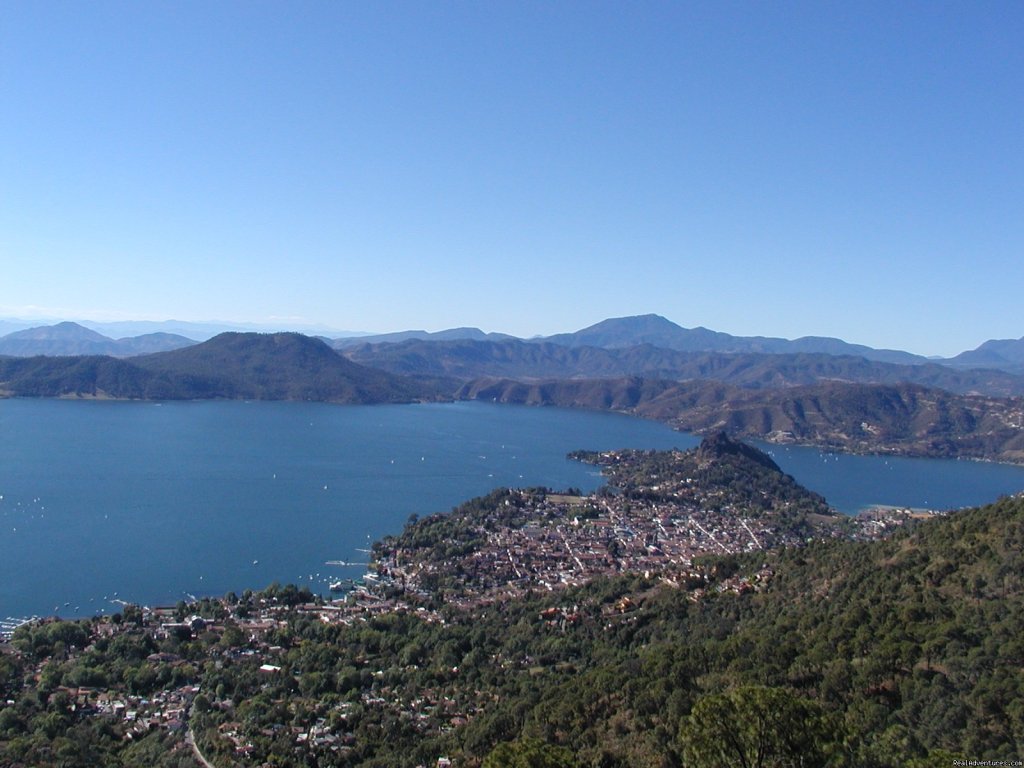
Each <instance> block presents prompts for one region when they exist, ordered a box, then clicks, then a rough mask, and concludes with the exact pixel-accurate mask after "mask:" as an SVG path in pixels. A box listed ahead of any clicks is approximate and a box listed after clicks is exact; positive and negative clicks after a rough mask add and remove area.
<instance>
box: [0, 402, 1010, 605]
mask: <svg viewBox="0 0 1024 768" xmlns="http://www.w3.org/2000/svg"><path fill="white" fill-rule="evenodd" d="M697 442H698V439H697V438H695V437H694V436H692V435H687V434H683V433H678V432H674V431H672V430H671V429H669V428H668V427H666V426H664V425H662V424H658V423H655V422H650V421H643V420H639V419H633V418H629V417H626V416H622V415H618V414H610V413H599V412H593V411H582V410H569V409H558V408H532V407H525V406H506V405H494V404H484V403H452V404H436V405H434V404H431V405H402V406H339V405H327V404H319V403H268V402H260V403H242V402H197V403H159V404H155V403H123V402H81V401H61V400H0V618H3V617H4V616H8V615H11V616H25V615H32V614H38V615H52V614H54V613H56V614H58V615H61V616H77V615H91V614H96V613H104V612H108V613H109V612H112V611H115V610H117V609H118V605H117V603H116V602H115V601H117V600H127V601H130V602H138V603H142V604H147V605H159V604H169V603H174V602H176V601H177V600H179V599H182V598H187V597H189V596H191V595H196V596H203V595H222V594H224V593H226V592H228V591H230V590H233V591H236V592H241V591H242V590H244V589H247V588H253V589H260V588H263V587H265V586H267V585H268V584H270V583H271V582H273V581H278V582H281V583H288V582H292V583H297V584H299V585H308V586H310V588H311V589H313V590H314V591H324V590H325V589H326V584H327V582H328V581H330V580H332V579H336V578H341V577H346V576H358V575H359V574H360V573H361V572H362V571H363V570H364V566H362V565H354V566H351V567H348V568H340V567H331V566H326V565H325V563H326V561H328V560H344V561H347V562H355V563H360V562H365V560H366V553H365V552H364V551H362V550H366V549H368V548H369V544H370V543H371V542H372V541H373V540H375V539H378V538H380V537H381V536H384V535H386V534H388V533H394V532H397V531H399V530H400V529H401V527H402V525H403V524H404V523H405V522H406V520H407V519H408V517H409V516H410V515H411V514H414V513H415V514H419V515H424V514H431V513H434V512H443V511H447V510H449V509H450V508H451V507H452V506H455V505H457V504H458V503H460V502H461V501H464V500H466V499H469V498H472V497H473V496H478V495H481V494H484V493H487V492H488V491H489V490H491V489H492V488H495V487H500V486H537V485H543V486H548V487H552V488H557V489H564V488H567V487H570V486H575V487H579V488H581V489H583V490H585V491H589V490H593V489H594V488H596V487H597V486H598V485H599V484H600V482H601V480H600V476H599V474H598V473H597V472H596V471H595V469H594V468H593V467H590V466H586V465H582V464H579V463H576V462H572V461H569V460H567V459H566V458H565V454H566V453H567V452H568V451H571V450H574V449H577V448H589V449H596V450H605V449H613V448H626V447H632V448H671V447H678V448H683V449H685V448H689V447H692V446H694V445H696V444H697ZM761 447H762V448H763V449H766V450H769V451H770V452H772V454H773V455H774V457H775V459H776V461H777V462H778V463H779V464H780V466H782V468H783V469H784V470H785V471H787V472H789V473H790V474H792V475H794V476H795V477H796V478H797V480H799V481H800V482H802V483H804V484H805V485H807V486H808V487H809V488H812V489H813V490H816V491H818V492H819V493H822V494H823V495H824V496H825V497H826V498H827V499H828V500H829V501H830V503H832V504H833V505H834V506H836V507H837V508H838V509H840V510H842V511H844V512H855V511H857V510H858V509H860V508H863V507H864V506H867V505H870V504H893V505H899V506H913V507H930V508H936V509H946V508H952V507H959V506H967V505H974V504H983V503H987V502H989V501H992V500H994V499H995V498H997V497H998V496H999V495H1001V494H1004V493H1012V492H1015V491H1019V490H1021V489H1024V468H1021V467H1010V466H1005V465H996V464H983V463H977V462H966V461H963V462H959V461H938V460H919V459H891V458H889V459H884V458H880V457H854V456H838V457H837V456H833V455H830V454H823V453H821V452H819V451H816V450H814V449H809V448H797V447H780V446H761Z"/></svg>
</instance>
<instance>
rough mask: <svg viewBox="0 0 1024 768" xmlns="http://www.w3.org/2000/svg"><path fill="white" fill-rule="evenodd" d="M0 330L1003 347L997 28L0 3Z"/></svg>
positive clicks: (647, 14) (1012, 75)
mask: <svg viewBox="0 0 1024 768" xmlns="http://www.w3.org/2000/svg"><path fill="white" fill-rule="evenodd" d="M0 35H2V40H3V45H0V98H2V99H3V103H4V104H5V105H6V109H5V110H4V111H3V116H2V118H0V168H2V169H3V177H4V180H5V183H4V184H3V185H2V186H0V274H2V280H0V317H4V316H12V317H18V318H23V319H33V318H37V319H40V320H49V319H67V320H93V321H122V320H155V321H161V320H167V319H171V318H174V319H177V320H185V321H192V322H203V321H210V320H211V319H219V320H224V321H228V322H235V323H254V324H258V325H263V326H274V325H280V327H282V328H288V327H291V328H314V327H324V328H329V329H334V330H338V331H353V332H354V331H362V332H373V333H387V332H394V331H402V330H408V329H425V330H430V331H436V330H441V329H445V328H451V327H458V326H476V327H480V328H482V329H483V330H485V331H497V332H503V333H510V334H514V335H517V336H521V337H531V336H536V335H550V334H554V333H560V332H567V331H573V330H578V329H580V328H584V327H586V326H589V325H592V324H593V323H596V322H598V321H600V320H603V319H606V318H609V317H622V316H628V315H639V314H647V313H656V314H660V315H662V316H664V317H667V318H668V319H670V320H672V321H673V322H676V323H678V324H679V325H682V326H684V327H688V328H692V327H696V326H704V327H707V328H711V329H713V330H716V331H723V332H726V333H731V334H734V335H738V336H757V335H762V336H778V337H784V338H797V337H801V336H808V335H814V336H835V337H838V338H842V339H844V340H846V341H849V342H852V343H858V344H866V345H869V346H872V347H877V348H892V349H903V350H907V351H911V352H915V353H918V354H924V355H944V356H952V355H955V354H957V353H959V352H962V351H964V350H968V349H973V348H975V347H977V346H978V345H979V344H981V343H982V342H984V341H985V340H987V339H993V338H1019V337H1021V336H1022V335H1024V327H1022V325H1021V324H1020V320H1019V317H1018V316H1016V315H1015V312H1014V308H1015V307H1016V306H1017V304H1018V303H1019V295H1020V293H1021V289H1022V288H1024V259H1022V258H1021V255H1022V254H1024V217H1022V216H1021V215H1020V212H1021V210H1022V207H1024V206H1022V203H1024V101H1022V100H1021V99H1020V93H1021V92H1024V50H1022V49H1021V46H1020V45H1019V41H1020V39H1022V38H1024V6H1021V5H1019V4H1014V3H1010V2H984V3H977V4H970V5H962V6H958V5H942V6H936V5H914V4H908V5H904V6H897V7H893V6H891V5H890V4H882V3H858V4H856V5H854V6H842V7H837V6H829V7H819V6H813V5H810V4H789V5H784V6H764V5H758V4H754V3H737V4H732V5H707V6H701V5H676V4H666V3H641V4H636V5H630V6H617V5H612V4H595V5H588V6H572V5H568V4H566V5H550V4H540V3H517V4H514V5H513V4H508V5H485V6H473V5H467V4H451V5H440V6H423V5H417V4H413V3H406V2H394V3H384V4H378V5H373V6H363V5H358V4H340V3H326V2H302V3H297V4H292V5H288V6H280V5H274V4H269V3H251V4H236V3H225V4H220V5H216V6H209V5H207V4H200V3H198V2H183V3H177V4H174V5H173V6H171V5H137V4H131V3H127V2H111V3H104V4H100V5H88V6H87V5H67V4H59V3H53V2H39V3H22V4H14V5H12V6H10V7H8V8H6V9H5V14H4V21H3V22H2V25H0Z"/></svg>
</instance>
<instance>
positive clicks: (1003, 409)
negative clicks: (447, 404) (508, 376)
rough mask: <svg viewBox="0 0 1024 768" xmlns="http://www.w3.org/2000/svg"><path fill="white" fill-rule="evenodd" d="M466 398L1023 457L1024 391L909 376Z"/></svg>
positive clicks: (841, 444)
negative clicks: (958, 389) (956, 391)
mask: <svg viewBox="0 0 1024 768" xmlns="http://www.w3.org/2000/svg"><path fill="white" fill-rule="evenodd" d="M458 397H460V398H463V399H470V400H485V401H491V402H503V403H520V404H526V405H560V406H570V407H584V408H600V409H611V410H618V411H624V412H628V413H633V414H636V415H638V416H645V417H647V418H654V419H658V420H659V421H665V422H667V423H669V424H671V425H672V426H674V427H676V428H678V429H681V430H684V431H688V432H701V433H706V432H710V431H714V430H726V431H727V432H729V433H730V434H733V435H739V436H743V437H753V438H760V439H765V440H769V441H774V442H796V443H801V444H809V445H816V446H819V447H822V448H830V449H834V450H840V451H852V452H856V453H891V454H897V455H907V456H930V457H954V456H962V457H965V458H978V459H993V460H997V461H1006V462H1015V463H1024V398H1009V399H1002V398H989V397H981V396H977V395H953V394H950V393H949V392H944V391H942V390H937V389H928V388H925V387H919V386H914V385H909V384H900V385H895V386H889V385H870V384H845V383H840V382H828V383H823V384H816V385H813V386H808V387H790V388H786V389H761V390H751V389H743V388H739V387H733V386H728V385H725V384H721V383H718V382H699V381H693V382H670V381H664V380H650V379H639V378H629V379H614V380H587V381H553V382H519V381H510V380H494V379H482V380H478V381H474V382H470V383H468V384H466V385H464V386H463V387H462V388H461V389H460V390H459V392H458Z"/></svg>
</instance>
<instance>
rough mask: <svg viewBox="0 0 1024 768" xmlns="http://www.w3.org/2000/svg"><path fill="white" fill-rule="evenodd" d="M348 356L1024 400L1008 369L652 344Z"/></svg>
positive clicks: (408, 366) (1023, 388)
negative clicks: (909, 386)
mask: <svg viewBox="0 0 1024 768" xmlns="http://www.w3.org/2000/svg"><path fill="white" fill-rule="evenodd" d="M343 351H344V354H345V355H346V356H347V357H349V359H351V360H354V361H355V362H357V363H360V364H362V365H366V366H370V367H373V368H380V369H382V370H386V371H390V372H392V373H397V374H403V375H411V374H415V375H426V376H447V377H452V378H456V379H463V380H470V379H476V378H480V377H485V376H487V377H495V378H510V379H582V378H612V377H619V376H643V377H645V378H660V379H676V380H687V379H713V380H715V381H721V382H725V383H728V384H735V385H738V386H742V387H791V386H800V385H807V384H814V383H817V382H821V381H829V380H838V381H856V382H864V383H873V384H898V383H903V382H909V383H914V384H920V385H922V386H927V387H938V388H940V389H946V390H949V391H951V392H960V393H965V394H966V393H979V394H985V395H992V396H997V397H1005V396H1008V395H1020V394H1024V377H1022V376H1014V375H1012V374H1010V373H1006V372H1005V371H993V370H954V369H952V368H949V367H946V366H942V365H938V364H935V363H922V364H920V365H904V364H895V363H884V362H877V361H870V360H866V359H864V358H863V357H850V356H845V357H843V356H835V355H827V354H767V353H736V354H727V353H717V352H680V351H675V350H670V349H665V348H663V347H655V346H651V345H649V344H645V345H641V346H632V347H626V348H621V349H620V348H614V349H603V348H600V347H594V346H576V347H570V346H565V345H561V344H553V343H550V342H525V341H518V340H506V341H498V342H494V341H472V340H459V341H422V340H415V339H414V340H409V341H404V342H401V343H397V344H361V345H356V346H353V347H349V348H347V349H345V350H343Z"/></svg>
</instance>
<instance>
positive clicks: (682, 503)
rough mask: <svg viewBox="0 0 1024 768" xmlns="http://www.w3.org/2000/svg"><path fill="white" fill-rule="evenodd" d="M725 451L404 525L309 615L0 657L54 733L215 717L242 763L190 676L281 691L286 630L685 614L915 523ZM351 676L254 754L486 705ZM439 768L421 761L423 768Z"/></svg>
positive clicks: (195, 622)
mask: <svg viewBox="0 0 1024 768" xmlns="http://www.w3.org/2000/svg"><path fill="white" fill-rule="evenodd" d="M738 445H739V444H733V443H730V442H725V443H719V444H718V445H717V446H712V447H711V448H708V447H707V446H708V442H707V441H706V442H705V445H704V446H702V448H701V449H697V450H694V451H688V452H679V451H675V452H643V451H621V452H605V453H602V454H595V455H590V456H589V457H586V458H587V459H588V460H590V461H592V462H594V463H596V464H598V465H599V466H601V468H602V470H603V472H604V473H605V475H606V478H607V481H608V483H607V485H606V486H604V487H603V488H602V489H600V490H599V491H598V492H596V493H593V494H589V495H583V494H580V493H578V492H573V491H569V492H564V493H553V492H550V491H548V490H546V489H512V488H508V489H504V488H503V489H498V490H496V491H495V492H493V493H492V494H491V495H489V496H487V497H484V498H482V499H477V500H473V501H471V502H467V504H466V505H464V506H463V507H460V508H458V509H456V510H454V511H453V512H451V513H449V514H445V515H437V516H432V517H430V518H425V519H423V520H411V521H410V523H409V524H408V525H407V526H406V529H405V530H404V531H403V532H402V533H401V534H400V535H398V536H396V537H388V538H386V539H385V540H384V541H382V542H379V543H378V544H376V545H375V547H374V550H373V561H372V563H371V568H370V571H368V572H367V574H366V575H365V577H364V578H363V579H361V580H359V581H358V582H355V583H353V584H352V585H351V589H350V590H349V591H347V593H346V594H343V595H341V596H337V597H328V598H325V597H323V596H318V595H314V594H313V593H312V592H310V591H309V589H308V588H305V587H303V588H301V589H300V588H297V587H294V586H287V587H279V586H277V585H273V586H272V587H270V588H268V589H267V590H265V591H263V592H260V593H253V592H250V591H247V592H246V593H245V594H244V595H242V596H237V595H233V594H232V595H228V596H225V597H224V598H221V599H209V598H207V599H204V600H202V601H198V602H196V603H191V604H186V603H184V602H182V603H179V604H178V605H176V606H173V607H154V608H149V607H138V606H124V609H123V610H122V611H121V612H120V613H118V614H116V615H115V616H113V617H103V618H95V619H92V620H89V621H82V622H63V621H60V620H58V619H37V620H32V621H28V622H24V623H21V624H19V625H18V626H15V623H11V622H9V623H8V624H7V625H5V634H4V636H3V638H2V640H3V644H2V645H0V658H2V657H4V656H6V657H9V658H16V657H21V658H22V659H24V658H29V657H33V658H35V662H34V665H33V666H32V668H31V670H30V675H29V677H30V679H31V680H33V681H34V682H35V684H36V685H40V686H48V687H49V688H50V689H51V694H50V695H51V696H53V695H56V696H58V697H59V701H61V702H63V703H64V705H65V706H66V708H67V711H68V713H69V717H73V718H75V719H81V718H100V719H102V720H104V721H107V722H109V723H111V724H113V725H114V726H115V728H116V733H117V734H119V738H121V739H123V740H127V741H131V740H135V739H140V738H145V737H146V736H148V735H150V734H152V733H154V732H160V733H165V734H167V735H168V736H170V737H173V738H175V739H177V737H179V736H180V737H182V739H181V740H180V741H178V740H176V741H174V743H175V744H179V745H184V744H185V742H186V741H187V742H189V744H194V740H193V739H191V738H189V739H184V736H185V735H186V734H188V733H189V717H190V715H191V714H192V713H194V712H196V711H199V712H210V711H216V712H218V713H220V715H221V717H220V719H221V721H222V722H220V724H219V725H218V727H217V729H216V733H217V736H216V740H217V741H218V742H219V743H220V745H221V749H227V750H228V751H230V752H231V753H232V754H233V755H234V756H235V757H236V758H237V759H239V760H243V761H244V759H245V758H246V756H247V755H249V754H250V753H252V752H253V751H254V750H256V749H257V747H256V745H255V744H254V739H253V734H252V731H251V729H247V728H246V727H245V725H244V724H243V722H242V721H240V720H237V719H235V718H234V717H232V715H231V713H232V712H233V711H234V710H235V708H236V707H238V706H239V704H240V702H239V701H238V700H237V698H238V697H237V696H235V697H232V696H229V695H226V694H225V692H224V691H223V690H218V689H217V688H216V687H215V688H214V689H213V690H209V689H208V688H203V687H202V685H201V683H200V681H201V679H202V678H203V677H204V670H205V671H206V672H207V673H208V672H209V670H208V669H206V668H208V666H209V665H210V664H213V665H214V667H215V668H217V667H218V666H224V665H230V666H232V667H233V668H235V669H236V670H237V669H247V670H249V674H251V676H253V678H254V680H255V681H256V682H255V683H254V685H255V686H256V688H257V689H259V688H261V687H264V688H265V687H267V686H271V685H279V684H283V683H282V681H283V680H284V679H286V678H287V679H290V678H291V673H290V671H289V662H288V659H289V654H290V652H291V650H292V645H293V644H294V642H295V641H294V636H293V632H292V629H293V628H292V626H291V625H292V623H294V622H296V621H298V622H308V621H314V622H316V623H318V624H320V625H323V626H325V627H335V628H337V630H338V631H341V632H344V631H345V630H346V629H355V628H358V627H360V626H365V625H367V624H370V623H371V622H374V621H387V620H393V619H394V617H402V619H403V620H405V619H412V620H415V621H417V622H423V623H426V624H435V625H438V626H441V627H443V626H444V625H445V624H446V622H451V621H452V620H453V616H456V615H458V614H466V615H472V613H473V612H474V611H480V610H486V609H487V608H488V607H490V606H493V605H499V606H500V605H502V604H506V605H507V604H509V603H510V601H515V600H517V599H518V598H522V597H523V596H524V595H535V594H544V593H548V594H552V595H555V596H557V594H558V593H559V592H561V591H563V590H570V589H571V588H579V587H582V586H583V585H586V584H588V583H590V582H592V581H595V580H599V579H606V578H614V577H618V576H623V575H634V576H636V577H638V578H642V579H643V580H645V582H646V583H649V584H664V585H667V586H669V587H670V588H674V589H679V590H685V592H686V594H687V595H688V597H689V599H690V600H692V601H700V600H702V599H704V597H705V595H706V594H707V593H708V592H709V591H710V592H712V593H715V594H717V593H723V592H735V593H739V594H743V593H746V592H756V591H759V590H763V589H765V588H766V587H767V586H768V585H769V584H770V582H771V579H772V576H773V569H772V565H771V563H770V561H769V560H765V561H764V562H763V563H762V564H761V565H759V566H758V567H756V568H755V569H753V570H752V569H750V568H747V569H736V570H735V572H733V571H732V570H730V569H728V568H723V567H722V564H723V562H724V561H728V559H729V558H732V557H733V556H736V555H744V554H749V553H758V552H768V551H770V550H773V549H776V548H779V547H799V546H802V545H804V544H806V543H807V542H808V541H809V540H813V539H823V538H853V539H861V540H868V539H877V538H882V537H884V536H886V535H887V534H888V533H889V532H891V531H892V530H894V529H896V528H897V527H899V526H901V525H902V524H904V523H905V522H906V521H908V520H911V519H915V518H920V517H922V516H929V513H923V512H919V511H918V512H915V511H911V510H901V509H893V508H884V509H876V510H872V511H871V512H870V513H867V514H863V515H860V516H857V517H856V518H846V517H845V516H841V515H836V514H834V513H832V512H831V511H830V510H828V508H827V506H826V505H825V504H824V501H823V500H821V499H820V497H817V496H815V495H814V494H811V493H810V492H807V491H805V490H804V489H802V488H800V487H799V486H797V485H796V484H795V482H794V481H792V478H788V477H786V476H784V475H782V474H781V472H779V471H778V469H777V467H774V465H771V463H770V460H765V459H763V458H761V457H760V456H755V455H753V454H750V455H748V454H747V453H745V451H747V450H752V449H746V447H745V446H743V447H738ZM752 459H753V460H752ZM723 465H724V467H725V469H724V474H723V473H722V470H721V467H722V466H723ZM709 468H712V469H713V471H711V474H710V475H709V471H710V470H709ZM721 477H724V478H727V482H722V481H721ZM716 478H717V479H716ZM635 609H636V599H635V598H633V597H630V596H628V595H626V596H623V597H621V598H620V599H618V600H616V601H614V602H613V603H612V604H610V605H606V606H603V607H602V608H601V611H600V615H599V616H597V617H595V616H591V617H590V619H591V620H597V621H603V620H605V619H602V618H601V616H605V617H606V618H607V617H608V616H614V617H616V618H617V619H621V618H622V617H623V616H627V617H628V616H629V615H630V614H631V613H632V612H633V611H634V610H635ZM533 620H535V621H537V622H539V623H541V624H544V625H548V626H551V627H554V628H559V627H561V628H564V627H566V626H567V625H571V624H574V623H576V622H580V621H584V620H587V616H586V611H583V610H581V608H580V606H579V605H578V604H575V603H573V602H571V601H569V602H566V603H565V604H562V603H560V602H558V600H557V599H555V601H554V602H553V603H552V604H550V605H548V607H546V608H544V609H543V610H542V611H538V613H537V615H536V616H535V617H534V619H533ZM71 627H74V628H75V629H74V630H72V629H70V628H71ZM40 638H44V639H40ZM53 638H57V641H54V639H53ZM118 646H120V647H121V648H122V650H123V649H124V648H125V647H131V648H133V649H134V650H133V652H132V654H131V655H133V656H134V657H135V661H136V662H137V668H136V670H135V671H134V672H133V673H132V675H131V676H130V677H129V678H128V679H122V680H121V683H120V684H119V685H113V684H111V683H112V681H111V680H110V679H109V677H108V678H106V679H104V676H103V675H99V676H95V675H94V676H93V677H91V678H90V676H89V675H88V674H80V675H77V677H76V675H75V674H70V675H69V674H64V675H63V676H62V677H60V678H59V682H58V678H57V677H56V673H55V672H53V671H52V670H54V668H55V667H56V668H58V669H59V668H60V665H57V664H56V663H55V660H57V659H60V660H61V662H62V664H63V666H65V667H67V666H68V665H72V668H74V669H78V668H79V666H78V665H75V664H74V662H75V661H76V660H77V661H79V662H88V661H89V660H97V659H101V658H104V657H105V654H109V653H110V649H111V648H112V647H118ZM40 648H42V649H43V651H44V653H42V655H40ZM46 650H50V651H52V652H51V653H45V651H46ZM97 663H98V662H97ZM499 663H506V664H509V663H512V664H530V663H531V660H529V659H526V660H522V659H520V660H509V659H506V660H504V661H499ZM86 666H88V663H87V664H86ZM353 673H354V675H355V679H354V682H353V683H352V685H353V692H355V691H358V695H357V696H356V697H355V698H352V697H351V696H350V697H347V698H346V699H345V700H343V701H336V702H334V703H332V704H331V705H330V706H329V707H327V708H323V707H320V708H314V709H316V712H315V716H311V717H309V718H307V719H306V720H305V721H304V722H302V723H301V724H295V723H292V724H287V723H284V722H282V723H278V726H279V727H275V728H272V729H271V730H270V731H266V729H263V731H261V734H262V737H265V738H274V739H280V738H285V739H287V740H289V742H290V743H291V744H292V745H293V748H294V749H298V750H302V751H303V753H310V754H316V753H320V752H324V753H332V754H342V755H343V754H345V753H347V752H348V751H350V750H352V749H354V748H355V740H356V735H355V732H354V730H353V729H352V728H351V727H350V724H349V718H350V717H352V716H353V714H354V710H356V709H358V710H359V712H360V713H363V716H365V713H366V712H376V713H377V716H380V717H385V716H386V717H394V718H397V719H402V720H406V721H408V722H409V723H410V727H412V728H413V729H415V730H417V731H419V732H422V733H443V732H445V731H447V730H449V729H452V728H458V727H460V726H462V725H465V724H467V723H469V722H470V721H471V720H472V719H473V718H474V717H475V716H476V715H477V714H478V713H479V712H480V711H482V710H483V709H484V708H486V707H487V704H488V702H487V699H486V696H481V697H479V698H474V697H473V696H469V697H468V698H467V697H466V696H465V695H462V696H459V695H456V693H455V689H454V687H453V686H452V685H451V684H450V683H451V681H448V683H445V684H438V685H434V686H428V687H426V688H423V689H421V690H419V691H418V692H417V693H416V695H408V694H407V693H402V692H400V690H399V689H400V686H397V685H395V684H394V683H393V682H392V681H391V680H390V678H391V675H390V674H388V672H387V670H386V669H376V668H373V663H372V660H371V659H369V658H368V659H365V660H364V663H363V664H362V665H361V667H360V668H356V669H354V670H353ZM457 674H458V673H457V669H453V670H452V671H451V672H450V676H451V677H453V678H454V677H456V676H457ZM76 683H77V684H76ZM299 685H300V687H301V683H299ZM15 705H16V701H15V699H13V698H12V699H8V700H6V702H5V704H4V706H5V707H7V708H9V709H11V710H12V711H13V709H14V708H15ZM225 745H227V746H225ZM176 748H179V747H176ZM180 748H184V746H181V747H180ZM192 748H195V749H198V746H194V747H192ZM444 759H446V758H444V757H443V756H441V757H439V762H438V763H437V765H443V764H444V763H443V760H444Z"/></svg>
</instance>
